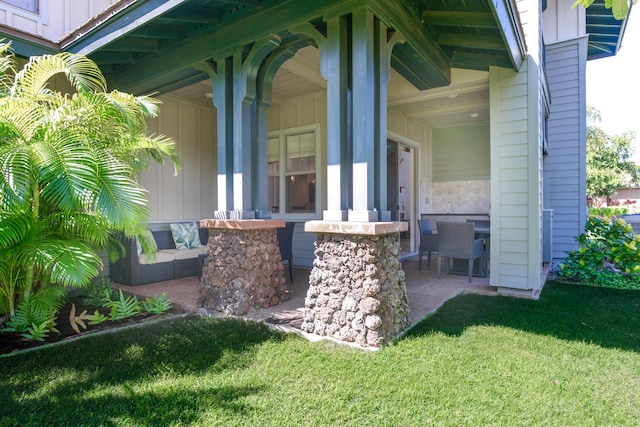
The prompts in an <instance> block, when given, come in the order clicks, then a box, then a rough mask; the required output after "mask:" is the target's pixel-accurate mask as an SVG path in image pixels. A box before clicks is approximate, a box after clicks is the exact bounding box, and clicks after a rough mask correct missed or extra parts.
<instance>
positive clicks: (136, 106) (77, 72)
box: [0, 44, 178, 327]
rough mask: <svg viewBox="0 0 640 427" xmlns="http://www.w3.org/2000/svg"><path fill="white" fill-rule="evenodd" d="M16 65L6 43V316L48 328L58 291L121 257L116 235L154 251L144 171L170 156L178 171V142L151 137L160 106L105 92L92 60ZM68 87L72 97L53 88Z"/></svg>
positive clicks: (2, 205) (2, 269) (0, 285)
mask: <svg viewBox="0 0 640 427" xmlns="http://www.w3.org/2000/svg"><path fill="white" fill-rule="evenodd" d="M15 64H16V61H15V58H14V57H13V56H12V54H11V51H10V45H9V44H0V315H2V314H3V313H4V314H8V315H9V317H14V316H15V315H16V309H17V307H19V306H20V307H25V310H30V311H31V313H23V315H25V316H31V317H27V318H33V319H35V320H36V321H38V322H43V321H42V315H44V317H50V313H51V311H52V309H51V308H52V307H54V308H55V306H56V303H55V302H52V301H51V300H52V298H53V299H54V300H55V299H58V300H59V299H60V298H62V295H64V293H63V292H56V291H51V289H59V288H56V287H61V288H65V287H69V286H72V287H82V286H86V285H87V284H88V283H89V282H90V281H91V280H92V279H93V278H94V277H95V276H96V275H97V273H98V271H99V269H100V268H101V267H102V261H101V258H100V256H99V255H98V251H99V250H102V249H107V251H108V253H109V255H110V257H115V256H116V251H115V249H116V248H117V246H115V245H116V242H117V239H116V237H117V233H124V234H125V235H126V236H129V237H133V236H138V237H139V238H140V240H141V242H142V245H143V247H146V248H147V249H149V250H151V245H150V244H149V242H148V241H147V239H146V233H145V228H146V223H147V220H148V215H149V213H148V206H147V205H148V204H147V198H146V192H145V190H144V189H143V188H142V187H141V186H140V185H139V184H138V183H137V181H136V173H137V172H138V171H139V170H141V169H143V168H144V167H146V166H147V165H148V162H149V161H159V162H163V161H164V160H165V159H167V158H169V159H170V160H171V161H172V162H173V164H174V167H175V168H176V172H177V168H178V162H177V153H176V150H175V144H174V142H173V141H171V140H170V139H169V138H166V137H164V136H148V135H147V128H146V122H145V118H146V117H153V116H155V115H157V113H158V101H157V100H155V99H153V98H150V97H147V96H141V97H136V96H133V95H130V94H126V93H122V92H118V91H110V92H107V85H106V81H105V79H104V77H103V75H102V74H101V72H100V70H99V68H98V67H97V66H96V64H95V63H94V62H92V61H91V60H89V59H88V58H86V57H84V56H81V55H75V54H70V53H59V54H55V55H44V56H40V57H32V58H31V59H30V60H29V61H28V62H27V63H26V65H24V67H22V69H20V70H19V71H17V70H16V65H15ZM16 71H17V72H16ZM61 82H62V83H64V84H65V85H66V86H69V90H68V91H66V89H65V92H68V93H62V92H60V91H56V90H54V89H52V87H54V86H56V85H61ZM43 295H46V297H43V298H40V297H39V296H43ZM52 296H53V297H52ZM35 327H39V325H35Z"/></svg>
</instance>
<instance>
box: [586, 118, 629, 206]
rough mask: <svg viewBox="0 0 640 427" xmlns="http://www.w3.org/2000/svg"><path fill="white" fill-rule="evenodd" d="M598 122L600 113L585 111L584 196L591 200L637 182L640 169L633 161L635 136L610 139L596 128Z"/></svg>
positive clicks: (613, 136) (606, 195)
mask: <svg viewBox="0 0 640 427" xmlns="http://www.w3.org/2000/svg"><path fill="white" fill-rule="evenodd" d="M600 120H601V116H600V112H599V111H598V110H597V109H595V108H594V107H591V106H589V107H587V196H588V197H590V198H592V199H597V198H602V197H610V196H613V195H614V194H615V193H616V191H617V190H618V189H619V188H621V187H624V186H628V185H630V184H637V183H638V182H639V181H640V166H639V165H638V164H636V163H635V162H634V161H633V154H634V152H633V143H634V141H635V138H636V135H635V132H625V133H623V134H621V135H609V134H607V133H606V132H605V131H603V130H602V129H601V128H600V127H598V124H599V123H600Z"/></svg>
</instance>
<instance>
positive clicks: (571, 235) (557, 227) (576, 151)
mask: <svg viewBox="0 0 640 427" xmlns="http://www.w3.org/2000/svg"><path fill="white" fill-rule="evenodd" d="M585 43H586V42H585V39H576V40H570V41H565V42H561V43H557V44H554V45H549V46H547V64H546V66H547V77H548V82H549V89H550V91H551V93H552V97H551V100H552V102H551V111H550V115H549V119H548V147H549V153H548V155H547V156H545V158H544V180H545V183H547V185H546V190H547V192H546V194H545V208H548V209H553V248H552V257H553V258H554V259H562V258H564V257H565V256H566V253H567V251H571V250H574V249H577V247H578V246H577V242H576V241H575V238H576V237H577V236H578V235H580V234H581V233H582V231H583V228H584V219H585V212H586V193H585V191H586V190H585V189H586V178H585V173H584V171H585V169H586V166H585V164H586V154H585V153H586V134H585V133H584V131H582V130H581V129H584V128H585V126H586V118H585V108H586V103H585V99H584V91H585V88H586V84H585V70H586V68H585V67H586V65H585V64H586V59H585V58H584V56H585V55H584V53H583V51H585V50H586V46H585Z"/></svg>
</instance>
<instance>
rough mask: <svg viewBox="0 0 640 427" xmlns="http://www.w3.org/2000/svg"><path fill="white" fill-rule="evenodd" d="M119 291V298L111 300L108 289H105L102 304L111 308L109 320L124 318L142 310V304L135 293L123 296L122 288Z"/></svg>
mask: <svg viewBox="0 0 640 427" xmlns="http://www.w3.org/2000/svg"><path fill="white" fill-rule="evenodd" d="M119 292H120V298H119V299H116V300H112V299H111V295H109V293H108V291H105V294H104V298H103V300H102V301H103V304H104V306H105V307H108V308H110V309H111V312H110V314H109V318H110V319H111V320H121V319H126V318H127V317H132V316H135V315H136V314H140V312H142V305H141V304H140V301H138V298H137V297H136V296H135V295H132V296H125V295H124V294H123V293H122V290H120V291H119Z"/></svg>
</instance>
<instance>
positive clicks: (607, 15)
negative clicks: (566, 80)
mask: <svg viewBox="0 0 640 427" xmlns="http://www.w3.org/2000/svg"><path fill="white" fill-rule="evenodd" d="M630 7H633V6H632V5H631V6H630ZM629 12H631V11H629ZM628 18H629V15H627V17H626V18H625V19H623V20H621V21H618V20H617V19H615V18H614V17H613V14H612V13H611V9H607V8H605V7H604V0H598V1H595V2H594V3H593V4H592V5H591V6H589V7H588V8H587V17H586V21H587V34H589V45H588V46H589V47H588V53H587V59H589V60H591V59H598V58H606V57H608V56H613V55H615V54H616V53H618V49H620V44H621V43H622V37H623V36H624V30H625V28H626V26H627V20H628Z"/></svg>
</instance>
